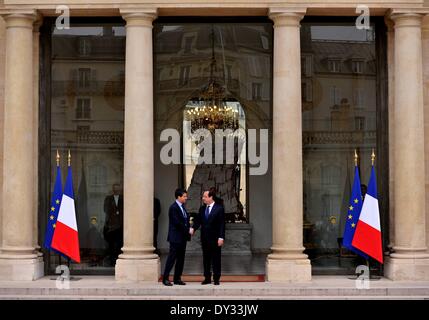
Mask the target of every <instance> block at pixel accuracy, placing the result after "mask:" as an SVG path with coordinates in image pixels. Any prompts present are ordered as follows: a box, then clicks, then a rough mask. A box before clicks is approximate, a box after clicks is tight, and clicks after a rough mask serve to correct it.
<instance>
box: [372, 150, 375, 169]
mask: <svg viewBox="0 0 429 320" xmlns="http://www.w3.org/2000/svg"><path fill="white" fill-rule="evenodd" d="M374 162H375V153H374V149H372V154H371V164H372V165H373V166H374Z"/></svg>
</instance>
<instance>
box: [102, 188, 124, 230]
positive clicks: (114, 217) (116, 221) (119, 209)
mask: <svg viewBox="0 0 429 320" xmlns="http://www.w3.org/2000/svg"><path fill="white" fill-rule="evenodd" d="M104 212H105V213H106V220H105V221H106V222H105V225H104V229H105V232H110V231H114V230H118V229H121V228H122V227H123V225H124V199H123V197H122V195H120V196H119V199H118V205H116V202H115V197H114V196H113V195H111V196H107V197H106V198H105V199H104Z"/></svg>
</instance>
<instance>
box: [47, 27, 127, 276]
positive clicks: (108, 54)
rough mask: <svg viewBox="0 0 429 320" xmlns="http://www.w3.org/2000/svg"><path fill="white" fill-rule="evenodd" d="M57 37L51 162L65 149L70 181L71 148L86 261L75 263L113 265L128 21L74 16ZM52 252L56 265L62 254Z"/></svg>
mask: <svg viewBox="0 0 429 320" xmlns="http://www.w3.org/2000/svg"><path fill="white" fill-rule="evenodd" d="M51 40H52V58H51V61H52V75H51V76H52V83H51V86H52V96H51V164H54V163H55V155H56V150H59V152H60V155H61V157H62V160H61V167H62V169H63V170H62V171H63V182H64V181H65V175H66V166H67V158H66V156H67V151H68V150H70V151H71V164H72V171H73V182H74V192H75V204H76V215H77V224H78V232H79V244H80V254H81V261H82V263H81V264H74V263H72V264H71V269H72V271H75V272H76V271H80V272H83V273H88V272H92V271H94V272H107V273H113V270H114V269H113V267H114V264H115V261H116V258H117V255H118V254H119V252H120V248H121V247H122V238H123V236H122V233H123V225H122V224H123V200H122V183H123V181H122V180H123V147H124V146H123V136H124V74H125V71H124V70H125V31H124V27H123V26H122V25H115V24H104V25H80V24H75V25H73V26H72V27H71V28H70V29H69V30H57V29H54V31H53V33H52V37H51ZM51 167H52V170H51V171H52V173H51V188H53V183H54V179H55V176H54V175H55V170H54V167H53V165H51ZM49 197H50V196H49ZM50 258H51V259H50V270H51V272H52V270H54V269H55V266H56V265H58V259H59V258H58V256H57V255H55V254H51V255H50Z"/></svg>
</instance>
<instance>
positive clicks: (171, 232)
mask: <svg viewBox="0 0 429 320" xmlns="http://www.w3.org/2000/svg"><path fill="white" fill-rule="evenodd" d="M168 219H169V223H168V237H167V241H168V242H170V243H186V241H190V240H191V235H190V234H189V228H190V225H189V215H187V217H186V219H185V217H184V216H183V213H182V210H181V209H180V207H179V205H178V204H177V203H176V201H175V202H174V203H173V204H172V205H171V206H170V209H168Z"/></svg>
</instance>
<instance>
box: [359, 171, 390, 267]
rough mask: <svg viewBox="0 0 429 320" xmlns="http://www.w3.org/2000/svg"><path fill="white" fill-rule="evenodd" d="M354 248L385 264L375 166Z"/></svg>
mask: <svg viewBox="0 0 429 320" xmlns="http://www.w3.org/2000/svg"><path fill="white" fill-rule="evenodd" d="M352 246H353V247H355V248H356V249H359V250H360V251H362V252H364V253H366V254H367V255H369V256H370V257H372V258H374V259H375V260H377V261H378V262H380V263H383V249H382V247H383V246H382V240H381V227H380V211H379V209H378V199H377V181H376V177H375V170H374V166H372V169H371V177H370V179H369V183H368V191H367V193H366V195H365V200H364V201H363V206H362V211H361V214H360V217H359V221H358V223H357V226H356V231H355V234H354V237H353V241H352Z"/></svg>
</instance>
